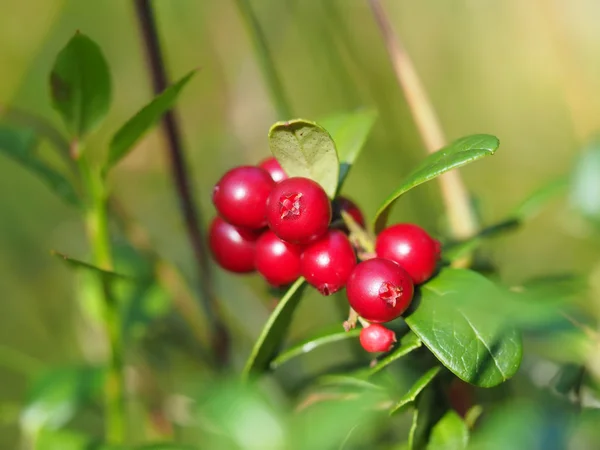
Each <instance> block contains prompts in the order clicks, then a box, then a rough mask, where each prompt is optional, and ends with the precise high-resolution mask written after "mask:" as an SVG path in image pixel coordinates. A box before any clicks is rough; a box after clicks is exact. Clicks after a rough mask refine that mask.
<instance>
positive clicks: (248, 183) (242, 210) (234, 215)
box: [212, 166, 275, 230]
mask: <svg viewBox="0 0 600 450" xmlns="http://www.w3.org/2000/svg"><path fill="white" fill-rule="evenodd" d="M274 185H275V182H274V181H273V180H272V179H271V176H270V175H269V174H268V172H266V171H265V170H263V169H261V168H259V167H253V166H241V167H236V168H235V169H231V170H230V171H228V172H227V173H226V174H225V175H223V177H222V178H221V179H220V180H219V182H218V183H217V184H216V185H215V188H214V190H213V196H212V200H213V203H214V205H215V208H217V211H218V212H219V215H220V216H221V217H223V219H225V220H226V221H227V222H229V223H231V224H232V225H235V226H238V227H247V228H252V229H256V230H257V229H259V228H263V227H264V226H266V225H267V217H266V205H267V198H268V197H269V194H270V192H271V190H272V189H273V186H274Z"/></svg>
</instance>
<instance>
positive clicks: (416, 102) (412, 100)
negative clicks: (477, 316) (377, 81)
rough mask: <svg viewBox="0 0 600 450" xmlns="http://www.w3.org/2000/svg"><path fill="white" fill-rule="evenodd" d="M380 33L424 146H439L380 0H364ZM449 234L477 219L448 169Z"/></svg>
mask: <svg viewBox="0 0 600 450" xmlns="http://www.w3.org/2000/svg"><path fill="white" fill-rule="evenodd" d="M367 1H368V2H369V6H370V7H371V10H372V12H373V16H374V17H375V20H376V21H377V25H378V27H379V29H380V31H381V34H382V35H383V40H384V42H385V46H386V49H387V52H388V55H389V57H390V60H391V62H392V65H393V68H394V72H395V74H396V79H397V81H398V84H399V85H400V86H401V88H402V90H403V92H404V95H405V97H406V101H407V103H408V106H409V108H410V110H411V112H412V115H413V117H414V120H415V124H416V126H417V128H418V130H419V133H420V135H421V138H422V139H423V142H424V144H425V148H426V149H427V151H428V152H429V153H433V152H435V151H437V150H439V149H440V148H442V147H443V146H444V145H445V143H446V137H445V136H444V132H443V131H442V127H441V125H440V122H439V119H438V117H437V114H436V112H435V110H434V108H433V105H432V104H431V101H430V99H429V97H428V96H427V92H426V91H425V88H424V87H423V84H422V83H421V80H420V78H419V75H418V74H417V71H416V70H415V67H414V65H413V63H412V60H411V59H410V56H409V55H408V53H407V52H406V49H405V48H404V46H403V45H402V42H401V40H400V38H399V37H398V35H396V33H395V32H394V30H393V28H392V25H391V23H390V21H389V18H388V17H387V15H386V13H385V11H384V10H383V7H382V6H381V3H380V0H367ZM438 180H439V182H440V187H441V190H442V197H443V201H444V205H445V208H446V212H447V214H448V220H449V224H450V230H451V233H452V236H453V237H454V238H455V239H466V238H468V237H470V236H472V235H474V234H475V233H476V232H477V228H478V225H477V220H476V218H475V215H474V213H473V209H472V207H471V203H470V198H469V193H468V191H467V189H466V188H465V186H464V184H463V182H462V179H461V177H460V174H459V173H458V172H457V171H452V172H448V173H446V174H444V175H442V176H441V177H439V178H438Z"/></svg>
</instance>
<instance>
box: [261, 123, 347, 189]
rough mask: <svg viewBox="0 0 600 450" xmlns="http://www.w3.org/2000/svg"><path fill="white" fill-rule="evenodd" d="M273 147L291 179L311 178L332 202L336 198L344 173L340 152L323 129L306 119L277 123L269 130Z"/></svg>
mask: <svg viewBox="0 0 600 450" xmlns="http://www.w3.org/2000/svg"><path fill="white" fill-rule="evenodd" d="M269 147H270V148H271V153H273V156H275V158H276V159H277V161H279V164H281V167H283V170H285V172H286V173H287V174H288V175H289V176H290V177H305V178H310V179H311V180H314V181H316V182H317V183H319V184H320V185H321V186H322V187H323V189H325V192H327V195H328V196H329V197H330V198H333V197H334V196H335V193H336V191H337V186H338V178H339V171H340V167H339V161H338V156H337V151H336V147H335V143H334V142H333V139H332V138H331V136H330V135H329V133H328V132H327V131H326V130H325V129H323V128H322V127H321V126H320V125H318V124H316V123H315V122H311V121H309V120H304V119H296V120H290V121H287V122H277V123H275V125H273V126H272V127H271V129H270V130H269Z"/></svg>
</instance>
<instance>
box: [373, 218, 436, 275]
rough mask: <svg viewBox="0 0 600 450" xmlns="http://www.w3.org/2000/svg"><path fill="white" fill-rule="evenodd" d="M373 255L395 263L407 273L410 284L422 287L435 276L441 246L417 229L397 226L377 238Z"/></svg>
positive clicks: (412, 226)
mask: <svg viewBox="0 0 600 450" xmlns="http://www.w3.org/2000/svg"><path fill="white" fill-rule="evenodd" d="M375 253H377V256H379V257H380V258H387V259H391V260H392V261H396V262H397V263H398V264H400V265H401V266H402V267H403V268H404V270H406V271H407V272H408V274H409V275H410V276H411V278H412V280H413V283H415V284H421V283H423V282H424V281H427V280H428V279H429V278H431V276H432V275H433V273H434V272H435V268H436V264H437V261H438V259H439V258H440V243H439V242H438V241H437V240H436V239H433V238H432V237H431V236H430V235H429V234H428V233H427V231H425V230H424V229H423V228H421V227H419V226H417V225H413V224H410V223H399V224H397V225H392V226H391V227H388V228H386V229H385V230H383V231H382V232H381V233H380V234H379V236H377V242H376V243H375Z"/></svg>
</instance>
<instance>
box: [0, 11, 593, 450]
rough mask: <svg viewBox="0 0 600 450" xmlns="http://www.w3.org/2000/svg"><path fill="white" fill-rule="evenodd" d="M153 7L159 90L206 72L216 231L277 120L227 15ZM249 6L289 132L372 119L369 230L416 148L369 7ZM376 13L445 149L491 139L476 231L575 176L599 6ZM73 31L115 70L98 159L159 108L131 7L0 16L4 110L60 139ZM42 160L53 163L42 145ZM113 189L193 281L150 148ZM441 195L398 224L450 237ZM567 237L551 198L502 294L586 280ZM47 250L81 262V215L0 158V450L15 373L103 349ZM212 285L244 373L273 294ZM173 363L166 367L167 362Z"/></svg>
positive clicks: (191, 94) (569, 231)
mask: <svg viewBox="0 0 600 450" xmlns="http://www.w3.org/2000/svg"><path fill="white" fill-rule="evenodd" d="M154 4H155V9H156V14H157V20H158V25H159V28H160V34H161V38H162V42H163V47H164V50H165V52H166V61H167V65H168V72H169V74H170V76H171V78H172V79H178V78H179V77H181V76H182V75H184V74H185V73H187V71H189V70H190V69H192V68H195V67H200V68H201V70H200V72H199V74H198V75H197V76H196V77H195V78H194V79H193V81H192V82H191V83H190V84H189V86H188V87H186V89H185V92H184V94H183V95H182V96H181V99H180V101H179V103H178V115H179V117H180V119H181V122H182V126H183V130H184V135H185V149H186V152H187V155H188V159H189V162H190V170H191V173H192V174H193V183H194V189H195V193H196V194H197V195H196V197H197V198H196V200H197V202H198V206H199V208H200V209H201V211H202V213H203V219H204V222H205V223H206V222H208V220H209V219H210V218H211V216H212V215H213V214H214V210H213V208H212V205H211V204H210V196H209V194H210V192H211V188H212V185H213V184H214V183H215V182H216V181H217V179H218V178H219V177H220V174H222V173H223V172H224V171H226V170H227V169H229V168H231V167H233V166H234V165H240V164H254V163H256V162H257V161H259V160H260V159H262V158H264V157H266V156H267V155H268V154H269V150H268V145H267V131H268V128H269V126H270V125H271V124H272V123H273V122H274V121H276V120H278V119H280V118H279V117H277V114H276V112H275V109H274V107H273V105H272V102H271V100H270V97H269V93H268V89H267V88H266V86H265V82H264V79H263V76H262V74H261V71H260V67H259V65H258V64H257V59H256V57H255V53H254V52H253V47H252V43H251V41H250V39H249V35H248V31H247V29H246V28H245V26H244V23H243V21H242V20H241V18H240V15H239V11H238V10H237V9H236V6H235V2H233V1H229V0H219V1H216V0H213V1H210V0H205V1H191V0H187V1H186V0H156V1H155V2H154ZM251 4H252V6H253V8H254V10H255V13H256V15H257V17H258V18H259V21H260V24H261V26H262V27H263V29H264V31H265V33H266V36H267V38H268V43H269V47H270V49H271V51H272V55H273V58H274V60H275V63H276V67H277V70H278V71H279V73H280V76H281V78H282V80H283V84H284V88H285V92H286V94H287V96H288V97H289V101H290V103H291V105H292V109H293V112H294V115H295V116H297V117H303V118H307V119H315V120H318V119H319V118H320V117H324V116H327V115H330V114H334V113H338V112H343V111H349V110H353V109H355V108H359V107H373V108H376V109H377V110H378V112H379V117H378V120H377V123H376V126H375V128H374V131H373V133H372V134H371V137H370V138H369V141H368V143H367V146H366V148H365V150H364V151H363V153H362V154H361V156H360V158H359V159H358V161H357V162H356V164H355V166H354V168H353V170H352V172H351V174H350V177H349V179H348V182H347V184H346V186H345V188H344V189H345V193H346V194H347V195H348V196H350V197H351V198H353V199H355V200H356V201H357V202H358V203H359V204H360V205H361V206H362V208H363V210H364V212H365V214H366V215H367V216H369V217H372V215H373V214H374V212H375V211H376V209H377V207H378V204H379V202H380V201H382V200H383V199H384V198H385V197H386V196H387V195H388V193H389V192H390V191H391V190H393V189H394V187H395V186H396V184H397V183H398V182H399V180H401V179H402V177H403V175H405V174H406V173H408V172H409V171H410V170H411V168H412V167H413V166H414V165H415V164H416V163H417V162H418V161H419V160H420V159H421V158H422V157H423V156H424V150H423V145H422V142H421V140H420V138H419V136H418V134H417V132H416V129H415V127H414V123H413V121H412V119H411V115H410V111H409V110H408V108H407V106H406V103H405V101H404V98H403V95H402V92H401V90H400V89H399V87H398V85H397V83H396V80H395V77H394V74H393V71H392V68H391V64H390V62H389V59H388V56H387V54H386V51H385V47H384V45H383V42H382V39H381V35H380V33H379V30H378V29H377V27H376V25H375V23H374V21H373V18H372V15H371V13H370V10H369V9H368V6H367V4H366V2H365V1H362V0H285V1H276V0H254V1H252V2H251ZM384 6H385V8H386V10H387V12H388V13H389V15H390V18H391V20H392V22H393V25H394V27H395V28H396V30H397V32H398V34H399V35H400V37H401V38H402V40H403V41H404V43H405V45H406V47H407V49H408V51H409V53H410V54H411V56H412V58H413V60H414V63H415V65H416V68H417V70H418V72H419V74H420V76H421V78H422V80H423V83H424V85H425V87H426V88H427V90H428V92H429V94H430V96H431V100H432V103H433V104H434V106H435V108H436V110H437V112H438V114H439V117H440V120H441V123H442V126H443V128H444V131H445V132H446V134H447V136H448V138H449V139H455V138H458V137H461V136H463V135H467V134H473V133H479V132H482V133H490V134H494V135H496V136H498V137H499V138H500V141H501V146H500V149H499V150H498V152H497V154H496V155H495V156H494V157H492V158H488V159H485V160H484V161H482V162H479V163H477V164H475V165H473V166H469V167H467V168H465V169H463V170H461V173H462V175H463V177H464V180H465V183H466V184H467V186H468V187H469V189H470V191H471V192H472V194H473V196H474V198H475V200H476V202H477V206H478V209H479V212H480V214H481V219H482V223H483V224H491V223H494V222H495V221H497V220H500V219H503V218H504V217H505V216H506V215H507V214H508V213H509V212H510V211H511V209H512V208H514V207H515V205H517V204H518V203H519V202H520V201H521V200H522V199H523V198H524V197H525V196H526V195H527V194H529V193H530V192H531V191H532V190H533V189H535V188H536V187H538V186H540V185H541V184H543V183H545V182H547V181H549V180H552V179H553V178H555V177H557V176H560V175H561V174H566V173H568V172H569V170H570V168H571V167H572V164H573V162H574V160H575V159H576V158H577V156H578V154H579V152H580V151H581V148H582V146H583V145H584V144H585V143H586V142H587V140H588V139H589V138H590V137H591V136H592V135H594V133H595V132H596V131H597V130H598V128H599V127H600V125H599V123H598V121H599V120H600V84H599V83H598V80H600V56H599V55H600V28H599V27H598V17H600V3H599V2H597V1H596V0H570V1H568V2H567V1H560V0H502V1H499V0H495V1H494V0H461V1H451V2H449V1H446V0H422V1H419V2H413V1H409V0H388V1H385V2H384ZM76 30H81V31H82V32H84V33H85V34H87V35H88V36H90V37H91V38H92V39H94V40H95V41H96V42H97V43H98V44H99V45H100V47H101V48H102V50H103V52H104V54H105V57H106V58H107V60H108V62H109V64H110V67H111V71H112V78H113V85H114V95H113V105H112V108H111V111H110V115H109V117H108V120H107V121H106V122H105V123H104V124H103V126H102V128H101V129H100V130H99V132H98V133H96V134H95V135H94V136H93V138H92V139H91V141H90V143H89V148H90V151H91V152H93V153H94V154H96V155H101V154H102V153H103V152H104V151H105V149H106V145H107V143H108V141H109V139H110V137H111V135H112V133H113V132H114V131H115V130H116V128H117V127H118V126H119V125H120V124H121V123H122V122H123V121H124V120H126V119H127V118H128V117H129V116H131V115H132V114H133V113H134V112H135V111H137V110H138V109H139V108H140V107H141V106H142V105H144V104H145V103H146V102H147V101H148V100H149V99H150V98H151V96H152V93H151V85H150V81H149V77H148V72H147V67H146V64H145V59H144V53H143V47H142V44H141V40H140V35H139V33H138V28H137V23H136V21H135V16H134V9H133V5H132V2H128V1H123V0H104V1H101V2H100V1H97V2H94V1H82V0H20V1H17V0H3V1H1V2H0V111H1V110H2V107H3V106H7V105H12V106H17V107H19V108H21V109H24V110H29V111H34V112H36V113H38V114H40V115H42V116H43V117H45V118H47V119H48V120H49V121H50V122H52V123H53V124H55V125H56V126H57V127H58V128H59V129H61V130H62V129H63V124H62V123H61V122H60V119H59V117H58V116H57V115H56V114H55V113H54V112H53V111H52V109H51V107H50V101H49V92H48V73H49V71H50V68H51V66H52V64H53V61H54V58H55V55H56V54H57V52H58V51H59V50H60V49H61V48H62V46H64V44H65V43H66V42H67V41H68V39H69V38H70V37H71V36H72V35H73V34H74V32H75V31H76ZM41 151H42V152H43V153H45V154H47V155H48V157H49V158H52V155H51V149H50V147H49V145H48V144H47V143H42V147H41ZM111 183H112V189H113V192H114V194H115V195H116V196H117V197H118V198H119V199H120V200H121V203H122V204H123V205H124V206H125V207H126V208H127V209H128V211H129V212H130V213H131V215H132V216H133V217H135V218H136V220H137V221H138V222H139V223H140V224H141V225H142V226H143V227H144V228H145V229H146V230H147V231H148V233H149V235H150V237H151V239H152V242H153V243H154V246H155V248H156V249H157V251H158V252H159V253H160V254H161V255H162V256H163V257H164V258H166V259H168V260H170V261H173V262H174V263H176V264H177V265H179V266H180V267H181V268H182V270H183V271H184V273H186V274H188V275H189V276H190V277H193V274H194V262H193V258H192V253H191V251H190V248H189V245H188V242H187V239H186V235H185V232H184V228H183V226H182V220H181V216H180V213H179V209H178V203H177V200H176V198H175V195H174V189H173V187H172V184H171V181H170V175H169V171H168V167H167V160H166V155H165V152H164V141H163V140H162V137H161V135H160V133H159V132H158V131H155V132H152V133H151V134H150V135H148V136H147V137H146V138H145V139H144V140H143V141H142V142H141V143H140V144H139V145H138V147H137V148H136V149H135V151H134V152H132V153H131V154H130V156H128V157H127V159H126V160H125V161H124V162H123V164H121V165H120V166H119V168H118V170H117V171H116V172H115V173H114V175H113V176H112V178H111ZM437 189H438V187H437V184H436V183H429V184H427V185H425V186H423V187H420V188H419V189H416V190H414V191H412V192H411V193H410V194H409V195H407V196H406V197H405V198H404V199H403V200H402V201H401V203H400V204H399V205H398V207H396V209H395V211H394V214H393V219H394V220H411V221H415V222H417V223H419V224H421V225H422V226H424V227H426V228H427V229H429V230H430V231H431V232H432V233H434V234H437V235H440V236H441V235H443V233H444V232H445V226H444V218H443V208H442V205H441V202H440V197H439V195H438V190H437ZM571 219H572V218H571V217H570V212H569V210H568V208H566V207H565V202H564V201H563V200H558V201H556V202H554V203H552V204H551V205H549V207H548V208H547V209H546V210H545V211H544V212H543V213H542V214H541V215H539V216H538V217H537V218H535V219H534V220H533V221H532V222H531V223H530V224H528V225H527V227H525V228H523V229H522V230H520V231H518V232H516V233H514V234H511V235H509V236H506V237H502V238H498V239H496V240H494V241H491V242H489V243H487V244H486V245H485V247H484V251H485V253H486V255H487V256H489V257H491V258H492V259H493V261H494V262H495V263H496V265H497V267H498V269H499V272H500V275H501V278H502V279H503V280H504V281H505V282H507V283H519V282H520V281H522V280H524V279H527V278H530V277H532V276H536V275H539V274H547V273H563V272H575V273H588V272H590V271H591V270H592V268H593V265H594V263H595V262H596V261H597V254H598V253H597V252H598V248H597V245H596V244H594V243H593V241H590V240H589V233H590V230H589V229H588V228H587V226H586V225H585V224H584V223H582V222H579V221H577V220H571ZM51 249H57V250H60V251H63V252H65V253H67V254H69V255H72V256H76V257H79V258H81V259H86V258H87V255H88V247H87V244H86V241H85V235H84V229H83V225H82V223H81V220H80V217H79V216H78V214H77V212H76V211H74V210H73V209H70V208H68V207H67V206H65V205H64V204H62V203H61V202H60V200H58V199H57V198H56V197H55V196H53V195H52V194H51V193H50V192H49V191H48V190H47V189H46V188H45V186H44V185H43V184H42V183H40V182H39V181H38V180H36V179H35V178H34V177H33V176H31V175H30V174H29V173H27V172H26V171H24V170H22V168H21V167H20V166H19V165H17V164H16V163H14V162H13V161H11V160H9V159H6V158H2V159H0V274H1V275H0V295H1V300H0V301H1V303H0V399H1V400H2V404H3V406H2V408H1V409H0V448H7V449H9V448H14V445H15V442H16V440H17V436H18V427H17V424H16V420H18V408H19V405H20V404H21V403H22V401H23V399H24V397H25V395H26V389H27V377H26V375H27V374H30V373H31V372H35V371H36V370H39V369H40V368H43V367H49V366H61V365H65V364H73V363H77V362H79V361H83V360H94V358H95V355H96V353H97V351H96V350H94V348H95V347H96V346H99V347H102V344H101V340H102V338H101V335H97V334H94V333H93V332H92V333H91V334H90V332H89V330H86V329H85V326H84V324H85V314H84V313H82V312H81V307H80V302H78V298H79V297H80V295H79V294H80V289H79V287H80V286H79V284H78V280H77V278H75V277H74V276H73V274H72V273H71V272H69V271H68V270H67V269H65V267H64V266H63V265H61V264H60V263H58V262H57V261H56V260H55V259H54V258H52V257H51V256H50V255H49V250H51ZM214 272H215V277H216V280H217V289H218V293H219V297H220V298H221V299H222V301H223V305H224V308H225V310H226V312H227V315H228V317H229V318H230V320H231V321H232V324H234V325H233V326H234V327H235V329H236V333H235V336H234V342H233V345H234V350H235V353H234V363H235V364H236V366H237V367H240V366H241V365H242V364H243V361H244V358H245V357H246V355H247V354H248V352H249V349H250V347H251V343H252V338H253V337H255V336H256V335H257V333H258V330H259V329H260V326H261V325H262V324H263V323H264V321H265V319H266V317H267V314H268V308H269V302H270V298H269V294H268V293H267V292H266V291H265V289H264V287H263V285H262V283H261V282H260V281H259V280H257V279H256V278H254V277H252V276H250V277H243V278H242V280H238V277H234V276H231V275H228V274H225V273H223V272H221V271H220V270H219V269H218V268H216V267H214ZM338 300H339V299H337V300H336V299H333V300H331V301H329V300H328V299H323V298H320V297H318V296H310V297H309V299H308V300H307V301H306V302H305V303H304V304H303V305H302V307H301V309H300V312H299V315H298V318H297V320H296V321H295V324H294V328H293V330H292V336H291V339H297V338H299V337H302V336H306V335H307V333H309V332H310V331H313V330H318V329H323V327H326V326H336V325H339V322H340V320H341V318H340V317H341V316H340V312H339V310H338V309H337V308H336V307H335V305H336V302H337V301H338ZM315 311H318V313H315ZM181 326H184V325H181ZM172 347H176V345H173V346H172ZM172 347H170V349H169V350H168V351H174V352H177V351H178V350H177V349H176V350H173V348H172ZM344 356H345V354H344V353H339V352H337V353H336V355H335V357H339V358H340V359H343V358H344ZM330 357H331V355H330V356H328V358H330ZM159 358H160V356H159ZM182 359H184V358H182ZM320 359H322V358H319V357H316V358H312V359H311V358H307V359H306V360H305V362H304V363H303V365H302V366H295V368H294V370H296V371H309V370H311V369H314V368H315V367H319V366H320V365H322V364H323V361H321V360H320ZM170 361H172V360H170ZM173 364H176V363H173ZM186 367H187V368H186V369H181V372H182V373H185V374H186V375H185V376H184V375H178V374H177V372H176V371H172V372H170V373H171V375H170V377H171V378H170V380H171V383H172V384H174V385H176V384H177V380H179V379H186V377H187V378H191V377H192V376H193V374H194V371H195V370H196V369H197V370H198V371H201V370H202V369H201V368H195V366H193V365H191V368H190V366H186ZM179 377H181V378H179Z"/></svg>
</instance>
